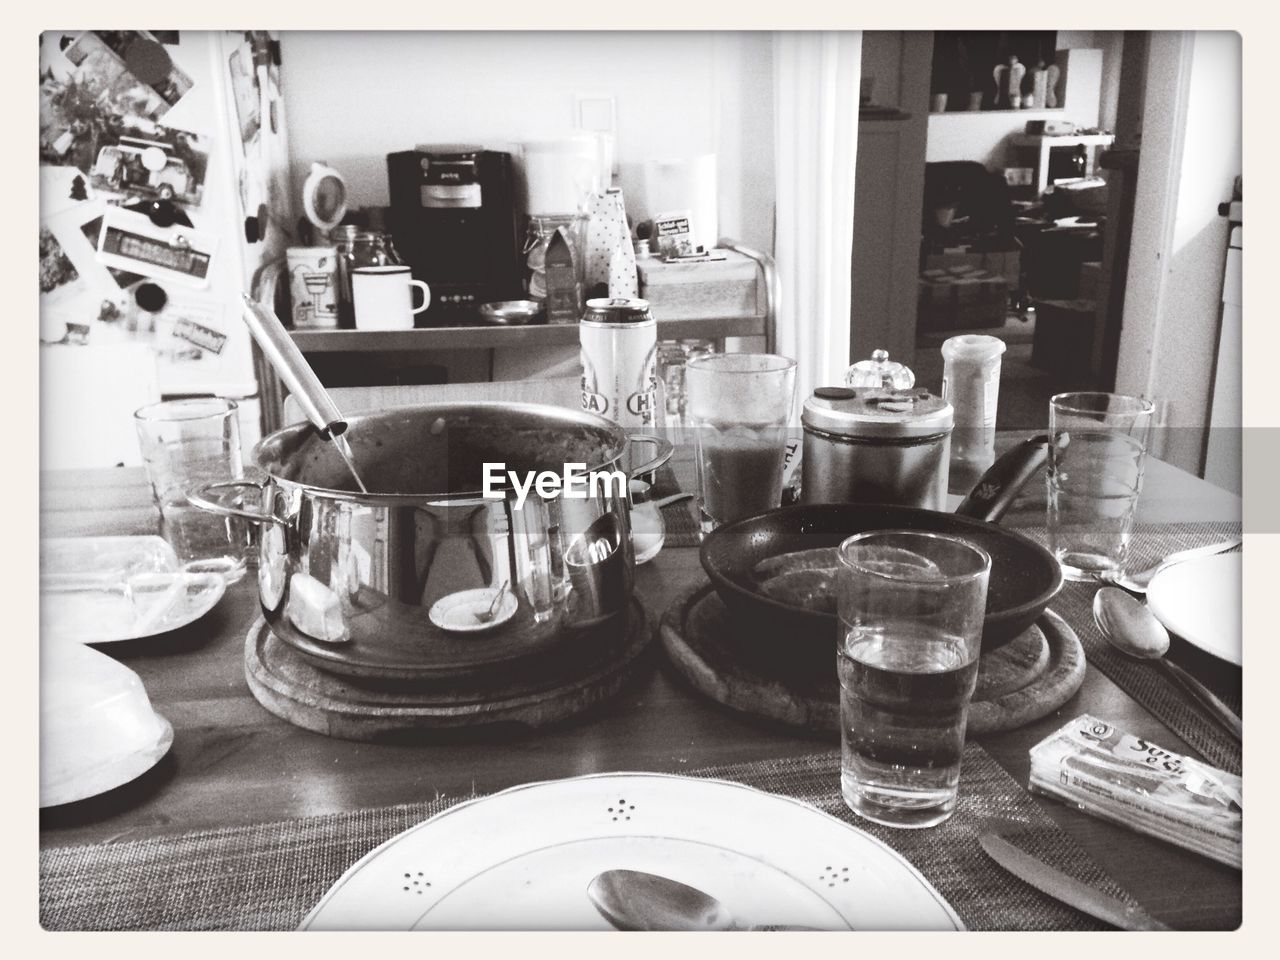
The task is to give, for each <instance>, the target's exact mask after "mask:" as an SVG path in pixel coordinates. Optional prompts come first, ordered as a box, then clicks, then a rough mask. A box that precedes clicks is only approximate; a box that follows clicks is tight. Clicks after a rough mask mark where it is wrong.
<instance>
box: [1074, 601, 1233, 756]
mask: <svg viewBox="0 0 1280 960" xmlns="http://www.w3.org/2000/svg"><path fill="white" fill-rule="evenodd" d="M1093 619H1094V621H1095V622H1096V623H1097V624H1098V629H1099V630H1101V631H1102V635H1103V636H1104V637H1105V638H1106V640H1107V642H1108V643H1110V644H1111V645H1112V646H1113V647H1115V648H1116V649H1117V650H1119V651H1120V652H1121V653H1124V654H1127V655H1128V656H1131V657H1136V658H1137V659H1139V660H1151V661H1153V662H1154V663H1155V664H1156V665H1157V666H1158V667H1160V668H1161V669H1162V670H1164V672H1165V673H1166V674H1167V675H1168V676H1169V678H1170V679H1171V680H1173V681H1174V682H1175V683H1176V684H1178V686H1180V687H1182V689H1183V690H1184V691H1186V692H1187V693H1188V694H1190V695H1191V696H1192V697H1194V698H1195V699H1196V700H1197V701H1199V703H1200V705H1201V706H1202V707H1204V708H1205V709H1206V710H1207V711H1209V713H1210V714H1211V715H1212V716H1213V717H1214V719H1216V720H1217V721H1218V722H1219V723H1221V724H1222V725H1223V726H1224V727H1226V728H1227V729H1228V730H1230V731H1231V733H1232V734H1234V735H1235V738H1236V739H1237V740H1239V739H1240V738H1241V736H1242V726H1241V723H1240V718H1239V717H1238V716H1236V714H1235V713H1234V712H1233V711H1232V709H1231V708H1230V707H1228V706H1227V705H1226V704H1225V703H1223V702H1222V701H1221V700H1219V699H1218V698H1217V697H1216V696H1214V694H1213V693H1212V692H1211V691H1210V690H1209V688H1208V687H1206V686H1205V685H1204V684H1202V683H1201V682H1200V681H1199V680H1197V679H1196V678H1195V677H1193V676H1191V674H1189V673H1187V672H1186V671H1185V670H1183V669H1182V668H1181V667H1180V666H1178V665H1177V664H1176V663H1174V662H1173V661H1172V660H1169V659H1168V658H1167V657H1166V656H1165V654H1166V653H1168V652H1169V631H1167V630H1166V629H1165V628H1164V625H1163V624H1161V623H1160V621H1159V620H1157V619H1156V618H1155V614H1153V613H1152V612H1151V611H1150V610H1148V609H1147V606H1146V604H1144V603H1143V602H1142V601H1140V600H1138V599H1136V598H1134V597H1132V596H1130V595H1129V594H1127V593H1125V592H1124V591H1123V590H1121V589H1120V588H1118V587H1102V588H1101V589H1100V590H1099V591H1098V592H1097V593H1096V594H1095V595H1094V598H1093Z"/></svg>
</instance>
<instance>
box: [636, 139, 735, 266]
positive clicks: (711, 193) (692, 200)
mask: <svg viewBox="0 0 1280 960" xmlns="http://www.w3.org/2000/svg"><path fill="white" fill-rule="evenodd" d="M644 182H645V202H646V204H647V205H648V208H649V213H650V215H653V214H657V213H662V212H664V211H666V210H689V211H691V212H692V214H693V231H694V242H695V243H696V244H701V245H702V246H704V247H706V248H707V249H708V250H709V249H711V248H712V247H714V246H715V245H716V243H717V241H718V240H719V239H720V223H719V219H718V218H717V215H716V210H717V198H716V155H715V154H714V153H704V154H703V155H702V156H698V157H689V158H686V159H682V160H649V161H648V162H646V163H645V167H644Z"/></svg>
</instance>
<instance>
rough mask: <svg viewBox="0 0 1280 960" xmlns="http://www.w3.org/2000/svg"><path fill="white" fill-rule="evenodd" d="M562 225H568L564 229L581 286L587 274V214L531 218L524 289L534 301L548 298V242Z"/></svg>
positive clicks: (526, 244) (525, 253)
mask: <svg viewBox="0 0 1280 960" xmlns="http://www.w3.org/2000/svg"><path fill="white" fill-rule="evenodd" d="M561 227H565V228H566V230H565V232H566V233H567V234H568V235H569V248H570V250H571V251H572V252H573V271H574V275H575V276H576V278H577V280H578V283H579V285H581V284H582V282H583V280H584V278H585V276H586V262H587V257H586V242H587V217H585V216H538V217H530V218H529V227H528V230H527V231H526V233H525V240H524V258H525V259H524V263H525V279H524V288H525V291H526V292H527V293H528V294H529V299H531V300H538V301H543V300H546V298H547V281H546V267H545V263H546V256H547V244H548V243H550V242H551V238H552V237H553V236H554V235H555V232H556V231H557V230H558V229H560V228H561Z"/></svg>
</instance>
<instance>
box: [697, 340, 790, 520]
mask: <svg viewBox="0 0 1280 960" xmlns="http://www.w3.org/2000/svg"><path fill="white" fill-rule="evenodd" d="M685 396H686V409H687V413H688V423H689V427H690V428H691V429H692V430H693V433H694V441H695V444H696V446H697V465H698V508H699V511H700V513H701V528H702V532H703V533H704V534H706V533H710V532H711V531H712V530H714V529H715V528H716V527H718V526H720V525H721V524H724V523H729V522H731V521H733V520H738V519H740V518H742V517H749V516H751V515H752V514H756V513H762V512H763V511H765V510H772V509H773V508H774V507H776V506H778V505H779V504H780V503H781V502H782V471H783V460H784V458H785V456H786V449H787V448H786V444H787V423H788V420H789V419H790V417H791V410H792V407H793V406H794V405H795V399H796V362H795V361H794V360H792V359H790V358H788V357H779V356H775V355H773V354H769V353H723V354H713V355H711V356H703V357H696V358H694V359H692V360H690V361H689V363H688V365H687V366H686V367H685Z"/></svg>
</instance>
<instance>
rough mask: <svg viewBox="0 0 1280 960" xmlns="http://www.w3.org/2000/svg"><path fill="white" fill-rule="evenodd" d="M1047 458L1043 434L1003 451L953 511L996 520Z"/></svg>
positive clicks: (981, 518) (1045, 436) (982, 518)
mask: <svg viewBox="0 0 1280 960" xmlns="http://www.w3.org/2000/svg"><path fill="white" fill-rule="evenodd" d="M1048 457H1049V437H1048V435H1047V434H1043V433H1042V434H1039V435H1038V436H1034V437H1032V438H1031V439H1030V440H1023V441H1022V442H1021V443H1020V444H1018V445H1017V446H1016V447H1013V448H1012V449H1010V450H1006V451H1005V452H1004V454H1002V455H1001V457H1000V458H999V459H998V460H996V462H995V463H993V464H992V465H991V468H990V469H989V470H988V471H987V472H986V473H984V474H983V475H982V479H980V480H979V481H978V482H977V484H975V485H974V488H973V490H972V491H971V492H970V493H969V495H968V496H967V497H965V498H964V500H962V501H961V502H960V506H958V507H956V514H957V515H958V516H962V517H973V518H975V519H977V520H988V521H990V522H992V523H995V522H996V521H997V520H999V519H1000V518H1001V517H1002V516H1004V512H1005V511H1006V510H1008V509H1009V505H1010V504H1011V503H1013V501H1014V498H1015V497H1017V496H1018V492H1019V491H1020V490H1022V488H1023V487H1024V486H1026V483H1027V481H1028V480H1030V479H1031V475H1032V474H1034V473H1035V472H1036V471H1037V470H1039V469H1040V468H1041V467H1043V466H1044V463H1045V460H1047V459H1048Z"/></svg>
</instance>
